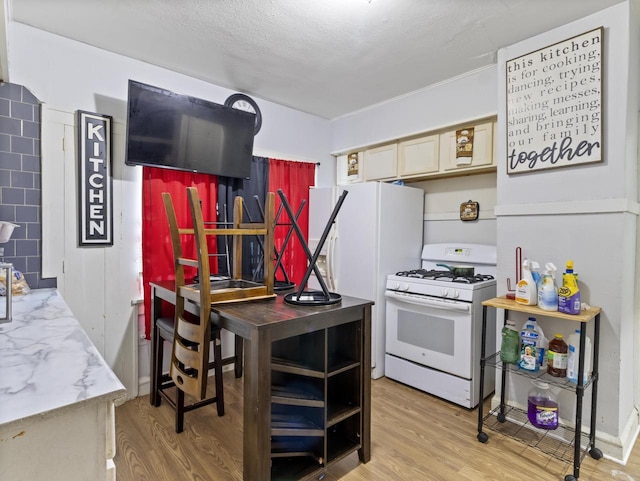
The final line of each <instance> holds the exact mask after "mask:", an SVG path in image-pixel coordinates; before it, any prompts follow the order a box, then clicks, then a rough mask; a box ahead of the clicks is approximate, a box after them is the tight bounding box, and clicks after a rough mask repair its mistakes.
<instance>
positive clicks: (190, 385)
mask: <svg viewBox="0 0 640 481" xmlns="http://www.w3.org/2000/svg"><path fill="white" fill-rule="evenodd" d="M162 199H163V202H164V207H165V211H166V214H167V220H168V223H169V232H170V236H171V247H172V251H173V260H174V270H175V286H176V306H175V316H174V318H165V317H161V318H159V319H157V320H156V323H155V328H154V339H153V353H152V356H153V362H152V371H153V372H152V376H154V377H155V380H154V381H155V382H152V383H151V384H152V386H154V387H155V390H156V392H155V393H153V395H152V402H153V404H154V405H155V406H159V405H160V402H161V398H164V399H165V400H166V401H167V402H168V403H169V404H170V405H171V406H172V407H173V408H174V410H175V414H176V417H175V429H176V432H177V433H180V432H182V430H183V429H184V414H185V413H186V412H188V411H192V410H194V409H198V408H200V407H203V406H207V405H209V404H213V403H215V404H216V405H217V411H218V415H219V416H223V415H224V388H223V384H222V365H223V360H222V347H221V342H220V328H219V327H216V326H214V325H212V323H211V320H210V314H211V312H210V309H211V307H210V302H208V299H207V298H206V296H205V293H206V292H207V291H206V290H204V289H203V290H202V293H203V296H202V298H200V299H199V300H198V305H199V306H200V313H199V315H198V316H193V315H190V314H189V313H186V312H185V299H184V297H183V296H182V295H181V288H182V287H183V286H184V285H185V282H186V280H185V274H184V267H185V266H191V267H197V268H198V269H199V272H202V273H203V274H204V273H205V272H206V273H207V274H206V277H205V280H204V282H203V285H204V286H205V288H207V286H206V284H208V283H209V269H210V268H209V257H208V250H207V246H206V243H205V245H204V247H201V246H198V245H197V244H198V238H197V236H196V245H197V249H196V251H197V252H198V253H200V252H202V254H203V255H197V259H187V258H185V257H184V256H183V252H182V243H181V240H180V236H181V235H183V234H192V235H193V234H194V232H195V231H194V229H180V228H179V227H178V222H177V218H176V214H175V209H174V207H173V202H172V200H171V195H170V194H168V193H163V194H162ZM198 208H200V205H199V203H198ZM199 216H200V218H202V212H201V210H200V211H199ZM192 217H193V212H192ZM202 249H204V251H203V250H202ZM164 341H169V342H170V343H171V344H172V356H171V358H172V361H171V365H170V369H169V374H168V375H164V374H163V373H162V361H163V358H164ZM211 342H213V346H214V348H213V361H211V362H210V361H209V349H210V348H209V346H210V343H211ZM210 369H213V370H214V373H215V395H214V396H212V397H209V398H206V397H205V396H206V389H207V382H206V380H207V376H208V373H209V370H210ZM174 386H175V387H176V393H175V397H171V396H170V395H169V394H168V392H167V390H168V389H169V388H171V387H174ZM185 393H187V394H189V395H191V396H193V397H194V398H195V399H196V401H195V402H192V403H190V404H185Z"/></svg>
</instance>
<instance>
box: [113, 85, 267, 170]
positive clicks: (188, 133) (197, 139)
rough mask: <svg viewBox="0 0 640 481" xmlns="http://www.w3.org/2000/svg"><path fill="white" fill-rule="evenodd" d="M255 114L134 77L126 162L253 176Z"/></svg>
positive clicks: (130, 90) (130, 97) (129, 108)
mask: <svg viewBox="0 0 640 481" xmlns="http://www.w3.org/2000/svg"><path fill="white" fill-rule="evenodd" d="M254 124H255V114H252V113H250V112H245V111H242V110H237V109H233V108H231V107H225V106H224V105H220V104H216V103H214V102H209V101H207V100H203V99H198V98H195V97H189V96H187V95H180V94H176V93H174V92H171V91H169V90H164V89H161V88H158V87H152V86H151V85H146V84H143V83H140V82H136V81H134V80H129V95H128V99H127V148H126V153H125V164H127V165H147V166H152V167H164V168H169V169H178V170H188V171H191V172H199V173H204V174H213V175H219V176H226V177H237V178H248V177H249V173H250V171H251V156H252V153H253V137H254Z"/></svg>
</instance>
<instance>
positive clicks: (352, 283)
mask: <svg viewBox="0 0 640 481" xmlns="http://www.w3.org/2000/svg"><path fill="white" fill-rule="evenodd" d="M344 190H346V191H348V194H347V196H346V197H345V199H344V202H343V204H342V207H341V209H340V211H339V213H338V216H337V217H336V220H335V222H334V224H333V227H332V228H331V232H330V234H329V236H328V238H327V239H326V242H325V243H324V246H323V248H322V251H321V254H320V256H319V258H318V261H317V262H316V265H317V267H318V268H319V270H320V272H321V274H322V277H323V279H324V281H325V283H326V284H327V287H328V289H329V291H331V292H336V293H338V294H341V295H344V296H352V297H358V298H361V299H367V300H371V301H374V302H375V304H374V306H373V308H372V315H371V367H372V372H371V376H372V377H373V378H374V379H377V378H379V377H382V376H383V375H384V354H385V297H384V291H385V285H386V277H387V275H389V274H395V273H396V272H398V271H401V270H408V269H418V268H419V267H420V252H421V249H422V244H423V234H422V230H423V225H424V191H423V190H422V189H418V188H415V187H407V186H402V185H395V184H387V183H382V182H364V183H358V184H351V185H345V186H338V187H317V188H316V187H312V188H311V189H310V192H309V249H310V250H311V252H312V253H314V252H315V250H316V247H317V245H318V244H319V241H320V238H321V236H322V233H323V230H324V228H325V225H326V224H327V221H328V220H329V217H330V215H331V212H332V210H333V207H334V205H335V203H336V201H337V199H338V197H339V196H340V195H341V193H342V191H344ZM308 288H309V289H320V284H319V283H318V281H317V279H316V278H315V274H313V273H312V275H311V277H310V278H309V283H308Z"/></svg>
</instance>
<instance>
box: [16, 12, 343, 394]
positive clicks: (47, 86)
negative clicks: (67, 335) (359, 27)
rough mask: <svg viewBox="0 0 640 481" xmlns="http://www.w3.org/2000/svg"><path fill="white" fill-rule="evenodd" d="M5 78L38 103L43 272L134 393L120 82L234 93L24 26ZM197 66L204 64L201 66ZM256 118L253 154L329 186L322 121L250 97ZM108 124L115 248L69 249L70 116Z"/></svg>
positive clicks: (134, 275) (133, 276)
mask: <svg viewBox="0 0 640 481" xmlns="http://www.w3.org/2000/svg"><path fill="white" fill-rule="evenodd" d="M7 31H8V38H7V43H8V51H9V54H8V63H9V78H7V79H6V80H8V81H10V82H12V83H16V84H20V85H23V86H25V87H27V88H28V89H29V90H30V91H31V92H32V93H33V94H34V95H35V96H36V97H37V98H38V99H39V100H40V101H42V102H43V103H44V105H43V122H42V170H43V174H42V192H43V208H42V212H43V243H44V244H45V247H44V249H43V251H44V253H43V257H44V259H43V269H44V270H45V271H46V274H47V275H50V276H55V277H57V278H58V286H59V290H60V291H61V293H62V294H63V296H64V297H65V299H66V301H67V303H68V304H69V306H70V308H71V309H72V310H73V312H74V315H75V316H76V317H77V318H78V320H79V321H80V323H81V324H82V325H83V327H84V328H85V330H86V331H87V333H88V335H89V337H90V338H91V340H92V341H93V342H94V343H95V345H96V346H97V347H98V349H99V351H100V352H101V354H102V355H103V356H104V358H105V359H106V361H107V362H108V363H109V365H110V366H111V367H112V368H113V369H114V371H115V372H116V374H118V376H119V377H120V378H121V380H122V381H123V383H124V384H125V386H126V387H127V389H128V390H129V395H132V396H135V395H136V394H137V392H136V385H137V384H136V380H134V379H132V378H133V377H134V376H133V374H132V369H131V367H132V366H133V364H134V363H135V362H136V360H135V359H133V358H132V356H133V352H132V351H133V347H132V346H133V345H135V344H136V343H135V335H136V331H137V317H136V310H135V308H134V306H132V305H131V300H132V299H134V298H137V297H139V296H140V294H139V290H138V271H139V269H140V265H139V261H140V259H139V257H140V241H141V218H142V213H141V176H140V173H141V167H129V166H125V165H124V142H125V135H124V134H125V120H126V99H127V81H128V79H130V78H131V79H135V80H139V81H141V82H144V83H148V84H151V85H157V86H160V87H163V88H166V89H169V90H172V91H175V92H178V93H184V94H188V95H192V96H195V97H200V98H204V99H207V100H211V101H213V102H217V103H223V102H224V100H225V99H226V98H227V97H228V96H229V95H231V94H232V93H234V92H233V91H230V90H228V89H224V88H222V87H218V86H216V85H212V84H208V83H206V82H202V81H200V80H196V79H194V78H190V77H187V76H184V75H181V74H177V73H174V72H171V71H168V70H165V69H162V68H159V67H155V66H153V65H149V64H146V63H143V62H139V61H136V60H132V59H129V58H126V57H123V56H120V55H116V54H112V53H109V52H106V51H104V50H100V49H96V48H93V47H90V46H88V45H85V44H82V43H78V42H74V41H70V40H68V39H66V38H63V37H60V36H56V35H52V34H49V33H46V32H44V31H41V30H37V29H34V28H32V27H29V26H26V25H23V24H18V23H10V24H9V25H8V29H7ZM203 61H206V59H205V60H203ZM255 100H256V101H257V102H258V105H259V106H260V109H261V111H262V114H263V123H262V130H261V131H260V132H259V134H258V135H257V136H256V139H255V143H254V154H255V155H260V156H269V157H277V158H281V159H288V160H300V161H311V162H321V163H322V164H323V165H321V166H320V167H319V168H318V170H317V172H318V175H317V177H318V183H319V184H333V183H335V167H334V165H335V162H334V159H333V157H332V156H330V155H329V151H330V123H329V121H327V120H325V119H321V118H319V117H315V116H312V115H309V114H306V113H303V112H299V111H296V110H293V109H290V108H288V107H284V106H280V105H277V104H274V103H272V102H268V101H265V100H261V99H259V98H256V99H255ZM76 110H87V111H91V112H98V113H101V114H106V115H111V116H113V118H114V129H113V131H114V136H113V198H114V228H115V232H114V238H115V241H114V245H113V246H112V247H105V248H95V247H93V248H83V249H80V248H78V247H77V245H76V244H77V240H76V239H77V235H76V228H77V227H76V224H77V207H76V206H77V204H76V198H75V195H76V194H75V190H76V188H75V186H76V176H75V162H76V161H75V158H76V154H75V148H76V142H75V122H74V116H73V114H74V112H75V111H76Z"/></svg>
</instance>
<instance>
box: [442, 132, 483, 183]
mask: <svg viewBox="0 0 640 481" xmlns="http://www.w3.org/2000/svg"><path fill="white" fill-rule="evenodd" d="M493 124H494V123H493V122H486V123H481V124H476V125H474V124H470V125H466V126H460V127H457V128H456V129H455V130H451V131H447V132H444V133H443V134H440V170H441V171H454V170H465V169H473V168H475V167H488V166H492V165H495V162H494V155H493V152H494V149H493ZM458 146H459V147H458ZM465 147H466V148H465Z"/></svg>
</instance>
